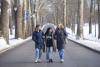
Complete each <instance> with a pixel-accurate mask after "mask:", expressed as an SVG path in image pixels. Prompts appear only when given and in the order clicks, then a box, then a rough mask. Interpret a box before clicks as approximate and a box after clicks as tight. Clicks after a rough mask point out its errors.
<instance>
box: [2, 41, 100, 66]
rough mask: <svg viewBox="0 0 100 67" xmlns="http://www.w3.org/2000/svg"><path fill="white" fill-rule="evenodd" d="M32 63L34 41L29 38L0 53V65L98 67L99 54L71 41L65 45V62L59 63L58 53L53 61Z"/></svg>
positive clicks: (99, 61)
mask: <svg viewBox="0 0 100 67" xmlns="http://www.w3.org/2000/svg"><path fill="white" fill-rule="evenodd" d="M42 60H43V62H42V63H34V43H33V42H32V41H31V40H30V41H28V42H26V43H24V44H22V45H21V46H19V47H17V48H14V49H11V50H9V51H7V52H5V53H3V54H1V55H0V67H100V54H98V53H96V52H93V51H91V50H89V49H87V48H84V47H82V46H79V45H77V44H75V43H73V42H71V41H69V43H68V45H66V50H65V62H64V63H60V62H59V57H58V53H55V54H54V63H46V60H45V53H44V54H43V56H42Z"/></svg>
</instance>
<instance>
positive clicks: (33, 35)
mask: <svg viewBox="0 0 100 67" xmlns="http://www.w3.org/2000/svg"><path fill="white" fill-rule="evenodd" d="M32 40H33V41H35V42H36V33H35V32H33V34H32Z"/></svg>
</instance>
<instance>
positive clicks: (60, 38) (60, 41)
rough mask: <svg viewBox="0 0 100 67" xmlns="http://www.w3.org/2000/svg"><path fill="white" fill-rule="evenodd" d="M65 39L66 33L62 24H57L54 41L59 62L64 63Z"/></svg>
mask: <svg viewBox="0 0 100 67" xmlns="http://www.w3.org/2000/svg"><path fill="white" fill-rule="evenodd" d="M66 37H67V33H66V31H65V29H64V26H63V24H58V27H57V29H56V31H55V39H56V42H57V49H58V52H59V57H60V62H61V63H63V62H64V47H65V39H66Z"/></svg>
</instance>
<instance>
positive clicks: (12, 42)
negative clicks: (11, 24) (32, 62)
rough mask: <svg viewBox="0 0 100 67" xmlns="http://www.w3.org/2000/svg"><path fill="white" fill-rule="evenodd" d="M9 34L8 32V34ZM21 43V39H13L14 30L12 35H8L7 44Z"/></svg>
mask: <svg viewBox="0 0 100 67" xmlns="http://www.w3.org/2000/svg"><path fill="white" fill-rule="evenodd" d="M9 34H10V32H9ZM22 41H23V39H21V38H18V39H15V29H13V31H12V35H11V34H10V35H9V44H10V45H15V44H16V43H19V42H22Z"/></svg>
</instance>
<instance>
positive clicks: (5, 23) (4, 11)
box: [1, 0, 9, 44]
mask: <svg viewBox="0 0 100 67" xmlns="http://www.w3.org/2000/svg"><path fill="white" fill-rule="evenodd" d="M8 9H9V2H8V0H2V7H1V16H2V17H1V22H2V35H3V37H4V38H5V40H6V42H7V43H8V44H9V10H8ZM5 19H6V20H5Z"/></svg>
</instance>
